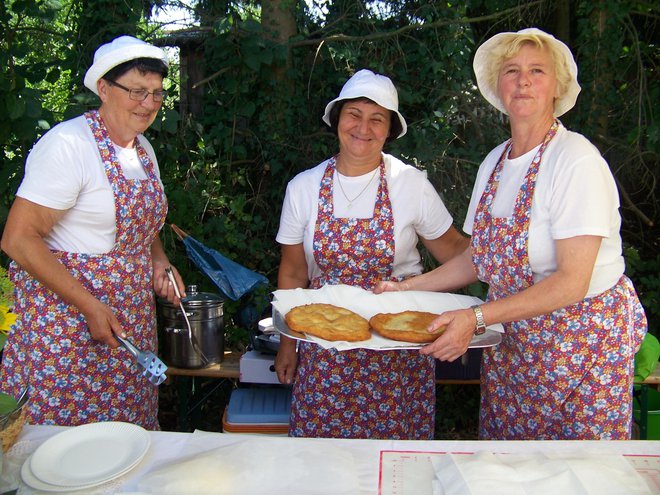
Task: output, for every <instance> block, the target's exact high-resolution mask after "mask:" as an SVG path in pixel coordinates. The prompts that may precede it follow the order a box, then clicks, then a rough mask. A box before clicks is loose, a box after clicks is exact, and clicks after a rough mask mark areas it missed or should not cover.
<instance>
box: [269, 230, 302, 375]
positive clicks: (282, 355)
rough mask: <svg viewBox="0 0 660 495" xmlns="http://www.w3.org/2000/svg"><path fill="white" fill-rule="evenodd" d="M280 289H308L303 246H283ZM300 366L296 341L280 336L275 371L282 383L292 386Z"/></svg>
mask: <svg viewBox="0 0 660 495" xmlns="http://www.w3.org/2000/svg"><path fill="white" fill-rule="evenodd" d="M277 286H278V288H279V289H297V288H307V287H308V286H309V278H308V275H307V261H306V259H305V249H304V247H303V244H302V243H300V244H294V245H285V244H282V258H281V260H280V267H279V271H278V274H277ZM297 365H298V355H297V354H296V341H295V340H294V339H291V338H289V337H285V336H284V335H281V336H280V347H279V350H278V351H277V356H276V357H275V371H276V372H277V378H278V380H279V381H280V383H284V384H291V383H292V382H293V377H294V375H295V372H296V366H297Z"/></svg>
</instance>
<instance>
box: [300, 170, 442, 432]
mask: <svg viewBox="0 0 660 495" xmlns="http://www.w3.org/2000/svg"><path fill="white" fill-rule="evenodd" d="M334 172H335V159H334V158H333V159H331V160H330V162H329V163H328V166H327V168H326V170H325V174H324V176H323V179H322V181H321V190H320V193H319V203H318V209H319V212H318V216H317V219H316V228H315V231H314V259H315V260H316V262H317V264H318V265H319V267H320V268H321V272H322V275H321V277H319V278H317V279H314V280H312V284H311V287H312V288H319V287H322V286H324V285H328V284H347V285H354V286H359V287H362V288H364V289H372V288H373V286H374V285H375V283H376V282H377V281H378V280H388V279H390V278H391V276H392V264H393V262H394V223H393V217H392V205H391V203H390V199H389V193H388V188H387V181H386V179H385V165H384V164H383V163H382V162H381V164H380V184H379V188H378V196H377V199H376V204H375V207H374V214H373V217H372V218H367V219H359V218H335V216H334V206H333V177H334ZM434 372H435V368H434V360H433V359H432V358H430V357H428V356H422V355H420V354H419V351H417V350H402V351H374V350H369V349H355V350H349V351H341V352H339V351H337V350H336V349H328V350H325V349H323V348H322V347H320V346H318V345H316V344H310V343H306V342H301V343H300V346H299V362H298V369H297V375H296V380H295V384H294V387H293V401H292V407H291V424H290V430H289V431H290V435H291V436H296V437H332V438H380V439H382V438H393V439H432V438H433V434H434V422H435V418H434V414H435V378H434Z"/></svg>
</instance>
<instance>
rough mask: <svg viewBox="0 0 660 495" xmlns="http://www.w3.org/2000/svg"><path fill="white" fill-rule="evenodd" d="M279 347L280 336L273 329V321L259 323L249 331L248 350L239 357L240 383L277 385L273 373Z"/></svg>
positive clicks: (265, 320)
mask: <svg viewBox="0 0 660 495" xmlns="http://www.w3.org/2000/svg"><path fill="white" fill-rule="evenodd" d="M279 347H280V334H279V332H278V331H277V330H275V328H273V319H272V318H266V319H264V320H261V321H260V322H259V326H258V329H255V330H251V331H250V350H249V351H248V352H246V353H245V354H243V356H241V361H240V372H241V378H240V381H241V382H246V383H274V384H279V383H280V382H279V380H278V379H277V374H276V373H275V355H276V354H277V350H278V349H279Z"/></svg>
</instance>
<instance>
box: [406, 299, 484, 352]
mask: <svg viewBox="0 0 660 495" xmlns="http://www.w3.org/2000/svg"><path fill="white" fill-rule="evenodd" d="M476 324H477V319H476V316H475V315H474V311H473V310H472V309H460V310H456V311H446V312H444V313H442V314H441V315H440V316H438V317H437V318H436V319H435V320H433V322H432V323H431V326H430V327H429V331H431V332H432V331H435V330H436V329H437V328H438V327H441V326H446V327H447V328H446V330H445V331H444V332H443V334H442V335H440V337H438V338H437V339H436V340H435V341H434V342H433V343H431V344H429V345H427V346H424V347H422V349H421V350H420V351H419V352H420V353H422V354H425V355H430V356H433V357H434V358H436V359H439V360H440V361H454V360H456V359H458V358H459V357H461V356H462V355H463V354H465V352H466V351H467V349H468V346H469V345H470V342H471V341H472V336H473V335H474V330H475V328H476Z"/></svg>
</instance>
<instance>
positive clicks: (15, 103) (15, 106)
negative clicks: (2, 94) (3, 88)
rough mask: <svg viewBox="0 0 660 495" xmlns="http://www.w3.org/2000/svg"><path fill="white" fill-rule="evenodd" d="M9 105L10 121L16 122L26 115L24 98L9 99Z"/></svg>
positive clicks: (8, 114) (7, 101)
mask: <svg viewBox="0 0 660 495" xmlns="http://www.w3.org/2000/svg"><path fill="white" fill-rule="evenodd" d="M6 103H7V116H8V117H9V119H10V120H16V119H18V118H20V117H22V116H23V114H24V113H25V100H23V99H22V98H9V99H7V100H6Z"/></svg>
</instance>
